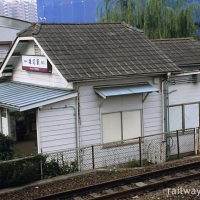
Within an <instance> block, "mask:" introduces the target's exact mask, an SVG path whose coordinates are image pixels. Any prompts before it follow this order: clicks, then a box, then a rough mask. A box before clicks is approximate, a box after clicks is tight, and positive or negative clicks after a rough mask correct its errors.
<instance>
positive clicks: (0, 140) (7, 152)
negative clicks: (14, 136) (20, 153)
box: [0, 133, 14, 160]
mask: <svg viewBox="0 0 200 200" xmlns="http://www.w3.org/2000/svg"><path fill="white" fill-rule="evenodd" d="M13 156H14V153H13V141H12V140H11V139H10V138H9V137H8V136H5V135H4V134H2V133H0V160H9V159H12V158H13Z"/></svg>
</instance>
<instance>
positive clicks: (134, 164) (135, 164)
mask: <svg viewBox="0 0 200 200" xmlns="http://www.w3.org/2000/svg"><path fill="white" fill-rule="evenodd" d="M139 166H140V165H139V162H138V161H137V160H134V159H130V160H129V161H128V167H129V168H134V167H139Z"/></svg>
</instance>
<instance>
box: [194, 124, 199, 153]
mask: <svg viewBox="0 0 200 200" xmlns="http://www.w3.org/2000/svg"><path fill="white" fill-rule="evenodd" d="M194 154H195V155H197V154H198V128H194Z"/></svg>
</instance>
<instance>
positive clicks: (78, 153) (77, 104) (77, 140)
mask: <svg viewBox="0 0 200 200" xmlns="http://www.w3.org/2000/svg"><path fill="white" fill-rule="evenodd" d="M75 90H76V92H77V96H76V110H75V112H76V148H77V162H78V168H79V171H81V165H80V126H79V124H80V123H79V87H78V84H76V87H75Z"/></svg>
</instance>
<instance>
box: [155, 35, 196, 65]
mask: <svg viewBox="0 0 200 200" xmlns="http://www.w3.org/2000/svg"><path fill="white" fill-rule="evenodd" d="M153 42H154V43H155V44H156V45H157V46H158V47H159V48H160V49H161V50H162V51H163V52H164V53H165V54H166V55H167V56H168V57H169V58H170V59H171V60H173V61H174V62H175V63H176V64H177V65H178V66H179V67H181V66H193V65H200V41H197V40H194V39H192V38H174V39H162V40H153Z"/></svg>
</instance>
